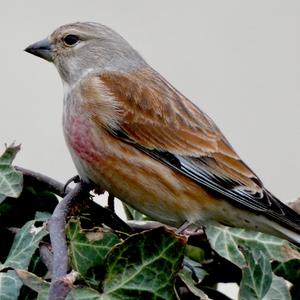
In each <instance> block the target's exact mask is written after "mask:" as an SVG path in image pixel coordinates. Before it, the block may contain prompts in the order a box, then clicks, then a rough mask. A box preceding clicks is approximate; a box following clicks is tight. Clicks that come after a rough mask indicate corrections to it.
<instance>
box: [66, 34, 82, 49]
mask: <svg viewBox="0 0 300 300" xmlns="http://www.w3.org/2000/svg"><path fill="white" fill-rule="evenodd" d="M78 41H79V37H78V36H77V35H75V34H68V35H66V36H65V37H64V43H65V45H67V46H73V45H75V44H76V43H78Z"/></svg>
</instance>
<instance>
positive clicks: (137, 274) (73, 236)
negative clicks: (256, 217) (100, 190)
mask: <svg viewBox="0 0 300 300" xmlns="http://www.w3.org/2000/svg"><path fill="white" fill-rule="evenodd" d="M18 151H19V147H18V146H14V145H12V146H10V147H8V148H7V149H6V151H5V152H4V154H3V155H2V156H1V157H0V233H1V247H0V299H1V300H2V299H3V300H6V299H12V300H13V299H27V300H31V299H47V294H48V291H49V287H50V278H51V256H52V254H51V243H50V240H49V234H48V231H47V226H46V225H47V221H48V219H49V217H50V216H51V214H52V212H53V210H54V208H55V206H56V205H57V203H58V200H57V196H56V195H54V194H53V193H51V192H50V191H49V190H45V188H44V187H41V186H39V185H38V184H37V183H34V182H26V180H25V179H24V182H23V178H22V174H21V173H20V172H19V171H16V170H15V168H14V167H13V165H12V162H13V159H14V157H15V156H16V154H17V152H18ZM90 202H91V201H90ZM94 205H95V203H94V202H93V205H91V206H89V204H86V203H85V204H84V208H83V209H80V210H79V209H74V211H73V216H70V217H69V218H68V220H67V225H66V230H65V231H66V236H67V242H68V251H69V265H70V274H69V275H70V276H74V278H75V279H74V282H73V285H72V288H71V291H70V293H69V294H68V296H67V299H79V300H84V299H92V300H93V299H95V300H117V299H120V300H121V299H122V300H127V299H128V300H129V299H143V298H144V299H157V300H158V299H192V300H193V299H228V298H227V297H226V296H225V295H223V294H221V293H220V292H219V291H218V290H217V284H218V283H220V282H235V283H237V284H238V285H239V296H238V297H239V299H247V300H248V299H282V300H285V299H299V294H300V287H299V284H298V285H297V282H298V283H299V281H300V252H299V250H298V248H296V247H295V246H294V245H292V244H290V243H289V242H287V241H284V240H281V239H278V238H276V237H273V236H268V235H265V234H262V233H258V232H250V231H245V230H242V229H236V228H228V227H223V226H222V227H216V226H212V225H210V226H207V228H206V229H205V234H204V233H201V232H200V231H199V234H197V235H193V236H191V237H189V238H188V239H187V238H186V237H184V236H182V235H178V234H176V233H175V231H174V230H173V229H170V228H166V227H164V226H160V227H157V228H152V229H148V230H141V231H138V230H135V231H134V232H132V233H128V232H122V230H116V228H114V229H112V228H110V227H109V224H106V226H104V225H103V223H105V222H104V221H102V220H101V216H99V218H96V216H95V215H96V214H95V207H94ZM126 212H127V216H128V218H129V219H130V220H131V223H130V224H132V222H133V221H136V222H138V220H139V221H141V220H142V221H143V224H145V223H144V222H147V218H146V217H144V216H143V215H141V214H140V213H138V212H136V211H134V210H133V209H132V208H130V207H128V206H126ZM146 224H147V223H146ZM149 224H150V223H149ZM42 248H43V249H45V248H46V249H49V251H48V257H45V255H44V254H43V251H42ZM49 260H50V263H49ZM288 282H289V283H288Z"/></svg>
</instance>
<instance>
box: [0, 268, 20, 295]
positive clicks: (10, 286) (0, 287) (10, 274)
mask: <svg viewBox="0 0 300 300" xmlns="http://www.w3.org/2000/svg"><path fill="white" fill-rule="evenodd" d="M21 286H22V281H21V280H20V279H19V278H18V276H17V275H16V272H15V271H13V270H9V271H7V272H0V299H1V300H16V299H18V296H19V293H20V289H21Z"/></svg>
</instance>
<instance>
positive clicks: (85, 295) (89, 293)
mask: <svg viewBox="0 0 300 300" xmlns="http://www.w3.org/2000/svg"><path fill="white" fill-rule="evenodd" d="M16 273H17V274H18V277H19V278H20V279H21V280H22V282H23V284H24V285H26V286H27V287H29V288H30V289H32V290H33V291H35V292H37V293H38V298H37V300H47V299H48V293H49V288H50V283H49V282H47V281H45V280H43V279H42V278H40V277H38V276H36V275H35V274H33V273H30V272H27V271H24V270H16ZM102 299H105V298H104V297H103V296H101V294H100V293H98V292H97V291H96V290H93V289H91V288H87V287H81V286H80V287H79V286H78V287H76V286H75V287H74V288H72V289H71V291H70V292H69V294H68V296H67V298H66V300H102Z"/></svg>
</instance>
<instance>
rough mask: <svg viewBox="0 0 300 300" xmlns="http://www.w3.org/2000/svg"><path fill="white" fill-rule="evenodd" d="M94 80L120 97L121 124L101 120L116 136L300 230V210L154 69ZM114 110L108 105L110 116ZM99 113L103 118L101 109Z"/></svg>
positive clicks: (240, 203)
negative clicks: (277, 195)
mask: <svg viewBox="0 0 300 300" xmlns="http://www.w3.org/2000/svg"><path fill="white" fill-rule="evenodd" d="M94 80H97V81H98V82H99V83H101V84H100V85H101V86H100V88H101V90H102V93H103V90H105V92H106V97H111V100H112V101H115V102H116V103H115V104H114V105H116V107H117V108H116V109H117V110H118V115H119V117H118V122H117V124H116V123H114V124H113V126H108V125H107V124H102V125H101V126H104V127H105V128H106V129H108V130H109V131H110V133H111V134H113V135H114V136H115V137H116V138H118V139H120V140H122V141H123V142H125V143H130V144H131V145H132V146H133V147H135V148H137V149H139V150H140V151H142V152H144V153H146V154H147V155H149V156H151V157H153V158H154V159H156V160H158V161H160V162H161V163H163V164H166V165H168V166H169V167H170V168H172V169H174V170H176V171H178V172H180V173H181V174H183V175H184V176H186V177H188V178H190V179H191V180H193V181H194V182H196V183H197V184H199V185H201V186H202V187H206V188H207V189H208V190H210V191H211V192H213V193H216V194H218V195H219V196H220V197H225V198H226V199H228V201H230V202H231V203H232V204H233V205H236V206H238V207H243V208H244V209H249V210H252V211H254V212H255V213H261V214H264V215H265V216H267V217H269V218H271V219H273V220H275V221H277V222H279V223H281V224H284V225H285V226H288V227H289V228H291V229H292V230H296V231H298V232H300V218H299V215H298V214H297V213H295V212H294V211H293V210H291V209H290V208H289V207H287V206H286V205H284V204H283V203H281V202H280V201H279V200H278V199H276V198H275V197H274V196H273V195H272V194H271V193H269V192H268V191H267V190H266V189H265V188H264V187H263V185H262V183H261V181H260V180H259V179H258V178H257V176H256V175H255V174H254V173H253V172H252V171H251V170H250V169H249V167H248V166H247V165H246V164H245V163H243V161H241V159H240V158H239V156H238V155H237V154H236V153H235V151H234V150H233V149H232V147H231V146H230V144H229V143H228V141H227V140H226V139H225V137H224V136H223V135H222V133H221V132H220V130H219V129H218V128H217V126H216V125H215V124H214V122H213V121H212V120H211V119H210V118H209V117H208V116H207V115H206V114H204V113H203V112H202V111H201V110H199V109H198V108H197V107H196V106H195V105H194V104H193V103H191V102H190V101H189V100H188V99H187V98H185V97H184V96H183V95H181V94H180V93H179V92H178V91H177V90H175V89H174V88H173V87H172V86H171V85H170V84H169V83H168V82H166V81H165V80H164V79H163V78H162V77H161V76H160V75H159V74H158V73H156V72H155V71H154V70H152V69H151V68H145V69H142V70H138V71H131V72H128V73H126V74H125V73H119V72H110V73H106V74H102V75H101V76H100V78H94ZM86 88H87V89H88V90H89V91H88V93H89V95H90V96H91V95H93V94H94V95H95V97H96V98H97V97H98V96H99V94H101V92H100V91H99V90H97V84H96V85H92V86H90V87H89V86H87V87H86ZM102 100H103V99H102ZM96 106H97V105H96ZM108 106H109V105H108ZM108 106H107V107H108ZM107 107H106V106H103V105H102V108H107ZM110 113H111V111H109V109H108V111H107V112H106V113H105V115H106V118H108V117H109V116H110ZM94 117H95V118H96V119H97V111H95V113H94ZM100 123H101V122H100Z"/></svg>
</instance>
